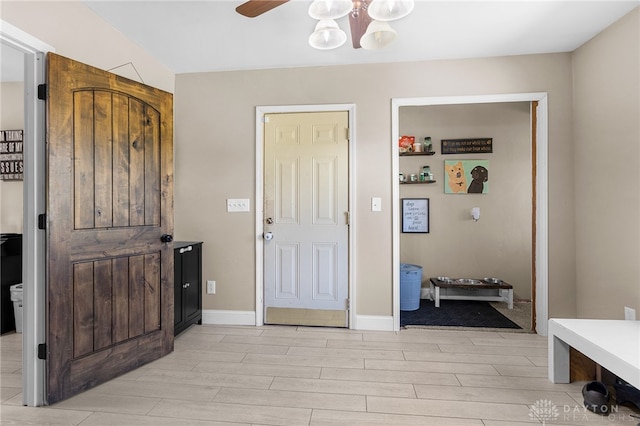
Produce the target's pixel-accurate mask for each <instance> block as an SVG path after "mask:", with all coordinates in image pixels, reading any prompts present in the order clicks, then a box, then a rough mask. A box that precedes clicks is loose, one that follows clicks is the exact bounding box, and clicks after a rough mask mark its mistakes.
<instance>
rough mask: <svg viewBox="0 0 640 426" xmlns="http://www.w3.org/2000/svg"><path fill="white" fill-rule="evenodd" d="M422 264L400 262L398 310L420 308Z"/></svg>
mask: <svg viewBox="0 0 640 426" xmlns="http://www.w3.org/2000/svg"><path fill="white" fill-rule="evenodd" d="M421 287H422V266H418V265H411V264H408V263H401V264H400V310H401V311H415V310H417V309H419V308H420V289H421Z"/></svg>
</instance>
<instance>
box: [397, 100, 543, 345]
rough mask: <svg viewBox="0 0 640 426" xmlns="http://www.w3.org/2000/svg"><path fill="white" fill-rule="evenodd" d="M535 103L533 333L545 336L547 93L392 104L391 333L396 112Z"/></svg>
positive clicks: (398, 271) (411, 101)
mask: <svg viewBox="0 0 640 426" xmlns="http://www.w3.org/2000/svg"><path fill="white" fill-rule="evenodd" d="M532 101H538V115H537V129H536V130H537V133H536V135H537V155H536V157H537V158H536V167H537V172H536V189H537V190H536V211H535V218H536V236H535V239H536V253H535V256H536V263H535V268H536V270H535V273H536V306H535V308H536V324H534V326H535V330H536V332H537V333H538V334H540V335H542V336H546V335H547V322H548V316H549V312H548V303H549V240H548V230H549V205H548V190H549V186H548V145H549V135H548V120H549V118H548V102H547V93H546V92H540V93H513V94H503V95H479V96H445V97H427V98H395V99H392V100H391V143H390V144H389V146H390V147H391V156H392V159H393V160H392V176H391V178H392V194H391V201H392V210H391V211H392V224H393V241H392V245H393V250H392V252H393V253H392V260H393V265H392V268H393V329H394V330H395V331H398V330H400V229H399V214H398V212H399V208H400V206H399V204H400V200H399V194H400V184H399V181H398V173H399V167H400V166H399V158H400V157H399V155H398V149H397V139H398V135H400V128H399V112H400V107H403V106H427V105H456V104H484V103H496V102H532Z"/></svg>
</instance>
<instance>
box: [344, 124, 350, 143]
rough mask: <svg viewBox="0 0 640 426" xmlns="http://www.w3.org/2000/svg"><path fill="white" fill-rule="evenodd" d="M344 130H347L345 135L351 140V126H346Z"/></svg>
mask: <svg viewBox="0 0 640 426" xmlns="http://www.w3.org/2000/svg"><path fill="white" fill-rule="evenodd" d="M344 132H345V135H344V137H345V138H347V141H350V140H351V132H350V131H349V128H348V127H345V128H344Z"/></svg>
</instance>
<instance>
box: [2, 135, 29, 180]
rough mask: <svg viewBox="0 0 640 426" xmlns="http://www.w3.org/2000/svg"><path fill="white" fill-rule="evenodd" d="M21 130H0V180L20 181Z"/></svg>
mask: <svg viewBox="0 0 640 426" xmlns="http://www.w3.org/2000/svg"><path fill="white" fill-rule="evenodd" d="M22 136H23V131H22V130H0V180H22V176H23V169H24V161H23V157H22V153H23V148H24V146H23V141H22Z"/></svg>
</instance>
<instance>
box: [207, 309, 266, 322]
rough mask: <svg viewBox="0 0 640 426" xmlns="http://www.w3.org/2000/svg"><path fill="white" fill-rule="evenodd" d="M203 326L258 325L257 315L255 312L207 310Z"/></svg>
mask: <svg viewBox="0 0 640 426" xmlns="http://www.w3.org/2000/svg"><path fill="white" fill-rule="evenodd" d="M202 324H216V325H256V313H255V312H254V311H220V310H217V309H205V310H203V311H202Z"/></svg>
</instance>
